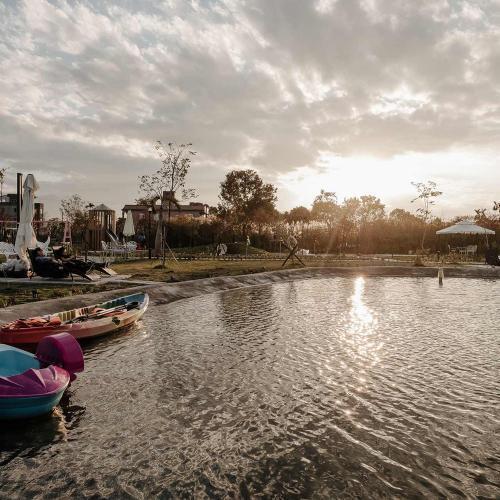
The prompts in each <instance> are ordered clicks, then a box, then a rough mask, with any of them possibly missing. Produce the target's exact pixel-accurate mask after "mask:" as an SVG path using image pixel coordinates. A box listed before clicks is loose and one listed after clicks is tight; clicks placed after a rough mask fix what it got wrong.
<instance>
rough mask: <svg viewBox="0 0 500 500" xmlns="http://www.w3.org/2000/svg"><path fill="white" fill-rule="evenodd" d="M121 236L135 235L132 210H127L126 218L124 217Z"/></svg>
mask: <svg viewBox="0 0 500 500" xmlns="http://www.w3.org/2000/svg"><path fill="white" fill-rule="evenodd" d="M123 236H125V237H130V236H135V228H134V219H133V217H132V210H129V211H128V212H127V218H126V219H125V225H124V226H123Z"/></svg>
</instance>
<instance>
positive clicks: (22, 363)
mask: <svg viewBox="0 0 500 500" xmlns="http://www.w3.org/2000/svg"><path fill="white" fill-rule="evenodd" d="M30 368H40V363H39V362H38V360H37V359H36V357H35V355H34V354H31V353H29V352H26V351H23V350H21V349H17V348H16V347H11V346H9V345H5V344H0V377H12V376H13V375H19V374H20V373H24V372H25V371H26V370H29V369H30Z"/></svg>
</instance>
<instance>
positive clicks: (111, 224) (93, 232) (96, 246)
mask: <svg viewBox="0 0 500 500" xmlns="http://www.w3.org/2000/svg"><path fill="white" fill-rule="evenodd" d="M89 219H90V220H89V226H88V230H87V243H88V250H101V248H102V243H101V242H103V241H104V242H106V243H108V242H110V241H113V238H116V236H115V232H116V213H115V211H114V210H112V209H111V208H109V207H107V206H106V205H104V204H101V205H97V206H96V207H94V208H92V209H91V210H89Z"/></svg>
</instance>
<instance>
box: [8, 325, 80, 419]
mask: <svg viewBox="0 0 500 500" xmlns="http://www.w3.org/2000/svg"><path fill="white" fill-rule="evenodd" d="M83 366H84V362H83V353H82V350H81V348H80V345H79V344H78V342H77V341H76V340H75V339H74V338H73V337H72V336H71V335H70V334H69V333H59V334H57V335H51V336H49V337H46V338H44V339H43V340H42V341H41V342H40V344H39V345H38V348H37V350H36V354H32V353H30V352H27V351H23V350H22V349H18V348H16V347H11V346H8V345H4V344H0V418H1V419H16V418H25V417H34V416H37V415H42V414H44V413H48V412H50V411H51V410H52V409H53V408H54V407H55V406H56V405H57V404H58V403H59V401H60V400H61V397H62V395H63V394H64V391H65V390H66V388H67V387H68V385H69V384H70V383H71V381H73V380H74V379H75V378H76V373H78V372H82V371H83Z"/></svg>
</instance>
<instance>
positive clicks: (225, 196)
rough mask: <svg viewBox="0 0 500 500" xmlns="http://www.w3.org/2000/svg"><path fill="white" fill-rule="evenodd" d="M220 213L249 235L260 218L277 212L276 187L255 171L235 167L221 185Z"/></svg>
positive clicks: (244, 234)
mask: <svg viewBox="0 0 500 500" xmlns="http://www.w3.org/2000/svg"><path fill="white" fill-rule="evenodd" d="M220 187H221V191H220V195H219V199H220V203H219V205H218V213H219V215H220V216H221V217H223V218H224V219H225V220H226V221H228V222H230V224H231V225H232V226H233V227H240V228H241V231H242V234H243V236H244V237H245V238H246V237H247V236H248V233H249V229H250V226H251V224H252V223H253V222H256V218H257V217H258V218H259V220H260V221H261V222H262V220H263V217H264V216H265V215H266V214H267V216H268V217H269V218H271V217H272V216H273V214H274V211H275V203H276V199H277V197H276V188H275V187H274V186H273V185H272V184H265V183H264V181H263V180H262V179H261V177H260V176H259V174H258V173H257V172H256V171H255V170H250V169H248V170H233V171H231V172H229V173H228V174H227V175H226V178H225V180H224V181H223V182H221V184H220Z"/></svg>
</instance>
